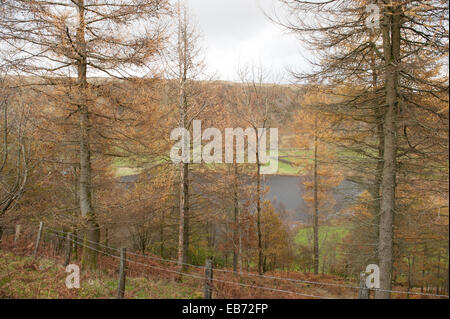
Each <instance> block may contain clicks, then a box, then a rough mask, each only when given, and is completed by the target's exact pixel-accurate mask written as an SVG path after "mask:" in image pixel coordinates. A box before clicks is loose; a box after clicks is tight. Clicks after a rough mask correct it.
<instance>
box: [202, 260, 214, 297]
mask: <svg viewBox="0 0 450 319" xmlns="http://www.w3.org/2000/svg"><path fill="white" fill-rule="evenodd" d="M212 279H213V268H212V260H211V259H209V258H208V259H206V264H205V286H204V289H203V298H204V299H212Z"/></svg>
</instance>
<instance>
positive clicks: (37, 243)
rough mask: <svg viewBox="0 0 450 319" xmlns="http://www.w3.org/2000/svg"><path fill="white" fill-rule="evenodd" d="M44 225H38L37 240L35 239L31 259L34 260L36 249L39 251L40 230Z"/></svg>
mask: <svg viewBox="0 0 450 319" xmlns="http://www.w3.org/2000/svg"><path fill="white" fill-rule="evenodd" d="M43 226H44V224H43V223H42V222H40V223H39V231H38V234H37V238H36V244H35V245H34V252H33V258H36V256H37V253H38V249H39V242H40V241H41V236H42V228H43Z"/></svg>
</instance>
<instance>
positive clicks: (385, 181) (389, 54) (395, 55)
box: [375, 2, 401, 299]
mask: <svg viewBox="0 0 450 319" xmlns="http://www.w3.org/2000/svg"><path fill="white" fill-rule="evenodd" d="M400 9H401V8H400V4H399V3H397V2H394V3H393V6H392V7H386V8H385V11H386V13H385V15H384V23H383V49H384V58H385V73H386V74H385V77H386V79H385V85H386V88H385V90H386V107H387V109H386V113H385V116H384V152H383V155H384V163H383V176H382V182H381V190H382V194H381V207H380V233H379V244H378V253H379V255H378V257H379V267H380V288H381V289H383V290H391V288H392V263H393V237H394V233H393V223H394V212H395V186H396V185H395V184H396V156H397V127H396V124H397V109H398V102H399V98H398V96H399V94H398V72H399V70H398V67H399V66H398V63H399V60H400V23H401V21H400V19H401V18H400V12H401V10H400ZM375 297H376V298H377V299H388V298H390V292H389V291H377V293H376V295H375Z"/></svg>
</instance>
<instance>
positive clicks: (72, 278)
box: [66, 264, 80, 289]
mask: <svg viewBox="0 0 450 319" xmlns="http://www.w3.org/2000/svg"><path fill="white" fill-rule="evenodd" d="M66 272H68V273H70V274H69V275H68V276H67V277H66V287H67V288H68V289H73V288H77V289H79V288H80V267H78V265H75V264H69V265H67V266H66Z"/></svg>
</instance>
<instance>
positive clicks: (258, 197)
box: [254, 128, 264, 275]
mask: <svg viewBox="0 0 450 319" xmlns="http://www.w3.org/2000/svg"><path fill="white" fill-rule="evenodd" d="M254 129H255V132H256V167H257V171H256V232H257V236H258V273H259V274H260V275H262V274H263V273H264V270H263V247H262V234H261V163H260V162H259V136H258V130H257V129H256V128H254Z"/></svg>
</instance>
